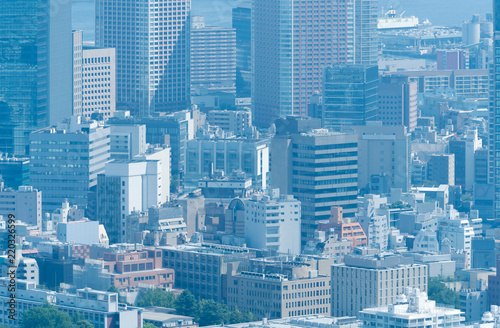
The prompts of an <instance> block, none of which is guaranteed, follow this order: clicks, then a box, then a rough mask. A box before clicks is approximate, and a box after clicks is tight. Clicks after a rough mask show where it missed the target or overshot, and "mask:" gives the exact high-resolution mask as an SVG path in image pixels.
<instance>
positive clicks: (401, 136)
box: [352, 122, 411, 192]
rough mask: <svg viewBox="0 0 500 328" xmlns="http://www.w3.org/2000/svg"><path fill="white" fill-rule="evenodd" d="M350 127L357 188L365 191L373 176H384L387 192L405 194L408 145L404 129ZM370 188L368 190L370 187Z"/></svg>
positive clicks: (378, 125) (372, 124) (407, 173)
mask: <svg viewBox="0 0 500 328" xmlns="http://www.w3.org/2000/svg"><path fill="white" fill-rule="evenodd" d="M369 123H370V124H367V125H366V126H353V127H352V130H354V131H355V132H356V134H357V135H358V159H359V160H358V185H359V187H360V189H362V188H367V189H366V190H370V189H371V190H372V191H373V190H374V188H369V185H371V180H372V177H373V176H376V175H383V174H385V175H387V179H388V188H389V189H391V188H401V189H402V190H403V191H404V192H406V191H408V190H409V189H410V187H411V185H410V155H411V152H410V142H409V137H410V136H409V134H408V132H407V130H406V128H405V127H404V126H383V125H382V124H381V122H369ZM370 187H371V186H370Z"/></svg>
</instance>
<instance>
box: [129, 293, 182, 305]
mask: <svg viewBox="0 0 500 328" xmlns="http://www.w3.org/2000/svg"><path fill="white" fill-rule="evenodd" d="M174 301H175V294H174V293H172V292H167V291H164V290H161V289H149V290H148V291H146V292H143V293H141V294H139V296H138V297H137V306H139V307H146V306H161V307H166V308H172V307H174Z"/></svg>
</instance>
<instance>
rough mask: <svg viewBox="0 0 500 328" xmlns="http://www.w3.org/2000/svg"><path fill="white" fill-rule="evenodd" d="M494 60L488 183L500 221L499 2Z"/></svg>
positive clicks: (498, 0) (496, 4)
mask: <svg viewBox="0 0 500 328" xmlns="http://www.w3.org/2000/svg"><path fill="white" fill-rule="evenodd" d="M493 15H494V23H493V27H494V33H495V34H494V40H493V42H494V57H495V58H494V60H493V63H494V64H493V67H492V71H491V74H492V79H491V83H492V85H491V88H490V90H491V94H490V122H489V123H490V124H489V127H490V147H489V148H490V160H489V162H490V169H489V182H490V183H491V184H494V186H495V198H494V209H493V211H494V212H493V218H494V220H498V219H500V0H494V1H493Z"/></svg>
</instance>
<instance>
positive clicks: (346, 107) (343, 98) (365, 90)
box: [321, 65, 379, 128]
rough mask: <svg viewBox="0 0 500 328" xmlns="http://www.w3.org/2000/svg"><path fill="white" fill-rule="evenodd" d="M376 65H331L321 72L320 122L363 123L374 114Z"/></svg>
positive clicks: (331, 125) (328, 124) (333, 124)
mask: <svg viewBox="0 0 500 328" xmlns="http://www.w3.org/2000/svg"><path fill="white" fill-rule="evenodd" d="M378 100H379V96H378V66H364V65H335V66H332V67H327V68H326V69H325V70H324V75H323V105H322V106H323V107H322V111H321V120H322V125H323V127H325V128H339V127H340V126H345V125H364V124H366V122H368V121H373V120H375V119H376V118H377V115H378Z"/></svg>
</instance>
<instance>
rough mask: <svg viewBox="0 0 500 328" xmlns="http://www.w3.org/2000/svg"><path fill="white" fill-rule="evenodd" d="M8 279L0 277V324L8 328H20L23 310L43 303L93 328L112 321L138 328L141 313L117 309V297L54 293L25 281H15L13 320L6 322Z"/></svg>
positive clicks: (105, 326) (123, 327)
mask: <svg viewBox="0 0 500 328" xmlns="http://www.w3.org/2000/svg"><path fill="white" fill-rule="evenodd" d="M10 295H11V291H9V278H0V310H1V311H0V324H5V325H8V326H9V327H20V326H19V324H20V322H21V320H20V319H21V318H22V316H23V314H24V312H25V311H27V310H29V309H31V308H34V307H40V306H42V305H43V304H44V303H45V302H48V303H50V304H51V305H53V306H55V307H56V309H58V310H60V311H63V312H65V313H67V314H69V315H70V316H71V315H73V314H74V313H77V312H78V313H80V314H81V315H82V316H84V317H85V319H86V320H87V321H88V322H89V323H90V324H92V325H93V326H94V327H100V328H113V327H115V326H116V325H115V322H120V328H137V327H142V325H143V319H142V310H140V309H137V308H131V307H128V308H122V307H119V306H118V294H116V293H110V292H102V291H95V290H91V289H90V288H85V289H78V290H77V294H76V295H74V294H67V293H57V292H54V291H50V290H44V289H43V290H42V289H37V288H36V283H35V282H31V281H26V280H20V279H19V280H17V282H16V294H15V295H16V298H15V300H16V307H17V311H16V320H11V319H9V317H8V316H9V311H7V310H8V309H9V308H10V307H9V303H8V302H9V301H10V300H11V298H10Z"/></svg>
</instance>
